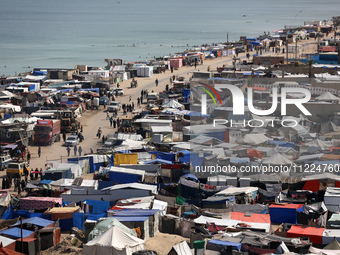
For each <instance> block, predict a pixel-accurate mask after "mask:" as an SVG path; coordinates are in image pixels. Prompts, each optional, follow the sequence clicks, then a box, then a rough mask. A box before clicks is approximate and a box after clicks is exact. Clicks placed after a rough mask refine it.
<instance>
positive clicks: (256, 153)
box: [247, 149, 262, 159]
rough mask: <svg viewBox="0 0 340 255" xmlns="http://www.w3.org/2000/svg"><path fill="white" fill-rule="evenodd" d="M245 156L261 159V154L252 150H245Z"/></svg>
mask: <svg viewBox="0 0 340 255" xmlns="http://www.w3.org/2000/svg"><path fill="white" fill-rule="evenodd" d="M247 156H248V157H249V156H250V157H254V158H259V159H262V154H261V152H260V151H257V150H254V149H247Z"/></svg>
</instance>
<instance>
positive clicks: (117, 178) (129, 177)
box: [109, 171, 141, 184]
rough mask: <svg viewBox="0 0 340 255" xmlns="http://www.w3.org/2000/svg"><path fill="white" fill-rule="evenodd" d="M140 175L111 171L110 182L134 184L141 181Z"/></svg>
mask: <svg viewBox="0 0 340 255" xmlns="http://www.w3.org/2000/svg"><path fill="white" fill-rule="evenodd" d="M140 177H141V176H140V175H139V174H132V173H121V172H114V171H110V173H109V179H110V182H114V183H116V184H126V183H134V182H139V181H140Z"/></svg>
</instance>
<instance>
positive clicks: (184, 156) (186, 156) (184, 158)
mask: <svg viewBox="0 0 340 255" xmlns="http://www.w3.org/2000/svg"><path fill="white" fill-rule="evenodd" d="M177 153H178V154H180V157H179V160H178V161H179V162H190V161H191V159H192V158H197V157H198V153H197V152H193V151H187V150H182V151H178V152H177Z"/></svg>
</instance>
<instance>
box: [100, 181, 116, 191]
mask: <svg viewBox="0 0 340 255" xmlns="http://www.w3.org/2000/svg"><path fill="white" fill-rule="evenodd" d="M115 184H116V183H115V182H111V181H98V190H102V189H104V188H107V187H111V186H113V185H115Z"/></svg>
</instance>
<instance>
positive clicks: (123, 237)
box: [83, 226, 144, 255]
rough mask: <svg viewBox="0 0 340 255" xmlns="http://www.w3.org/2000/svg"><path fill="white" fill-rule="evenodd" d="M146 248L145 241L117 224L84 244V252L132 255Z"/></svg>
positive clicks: (88, 253)
mask: <svg viewBox="0 0 340 255" xmlns="http://www.w3.org/2000/svg"><path fill="white" fill-rule="evenodd" d="M143 249H144V241H143V240H141V239H139V238H137V237H134V236H131V235H130V234H128V233H126V232H124V231H122V230H121V229H120V228H118V227H117V226H113V227H111V228H110V229H109V230H107V231H106V232H105V233H104V234H102V235H99V236H97V237H95V238H94V239H93V240H91V241H90V242H88V243H87V244H85V245H84V248H83V254H84V255H85V254H86V255H98V254H112V255H132V253H133V252H135V251H140V250H143Z"/></svg>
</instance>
